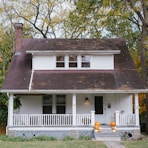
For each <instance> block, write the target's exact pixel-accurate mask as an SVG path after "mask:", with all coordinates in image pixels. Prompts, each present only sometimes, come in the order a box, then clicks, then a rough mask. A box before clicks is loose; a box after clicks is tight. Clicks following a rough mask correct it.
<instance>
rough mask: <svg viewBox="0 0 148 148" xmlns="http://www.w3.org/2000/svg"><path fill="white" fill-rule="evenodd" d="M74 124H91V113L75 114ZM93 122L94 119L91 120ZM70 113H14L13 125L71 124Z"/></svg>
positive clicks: (71, 116) (71, 117)
mask: <svg viewBox="0 0 148 148" xmlns="http://www.w3.org/2000/svg"><path fill="white" fill-rule="evenodd" d="M75 118H76V125H75V126H91V123H92V121H91V119H93V117H92V115H91V114H76V116H75ZM93 122H94V121H93ZM72 125H73V115H72V114H14V115H13V126H72Z"/></svg>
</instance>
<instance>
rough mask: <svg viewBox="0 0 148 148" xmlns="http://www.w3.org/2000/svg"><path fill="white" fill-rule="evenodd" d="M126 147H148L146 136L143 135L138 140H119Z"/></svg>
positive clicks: (147, 137)
mask: <svg viewBox="0 0 148 148" xmlns="http://www.w3.org/2000/svg"><path fill="white" fill-rule="evenodd" d="M121 144H122V145H124V146H125V147H126V148H148V136H144V137H143V138H141V139H139V140H131V141H124V142H121Z"/></svg>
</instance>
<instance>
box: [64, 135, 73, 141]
mask: <svg viewBox="0 0 148 148" xmlns="http://www.w3.org/2000/svg"><path fill="white" fill-rule="evenodd" d="M68 140H75V138H73V137H71V136H65V137H64V138H63V141H68Z"/></svg>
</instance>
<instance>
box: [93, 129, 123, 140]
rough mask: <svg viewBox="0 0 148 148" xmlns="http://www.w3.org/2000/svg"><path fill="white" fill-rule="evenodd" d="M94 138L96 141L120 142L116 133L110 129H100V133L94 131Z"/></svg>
mask: <svg viewBox="0 0 148 148" xmlns="http://www.w3.org/2000/svg"><path fill="white" fill-rule="evenodd" d="M94 138H95V140H98V141H121V137H120V136H119V134H118V131H113V130H112V129H111V128H101V132H98V131H96V130H94Z"/></svg>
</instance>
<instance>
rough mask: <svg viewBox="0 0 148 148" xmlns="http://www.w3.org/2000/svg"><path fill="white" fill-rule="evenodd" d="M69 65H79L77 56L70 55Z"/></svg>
mask: <svg viewBox="0 0 148 148" xmlns="http://www.w3.org/2000/svg"><path fill="white" fill-rule="evenodd" d="M69 67H72V68H74V67H77V56H74V55H70V56H69Z"/></svg>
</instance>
